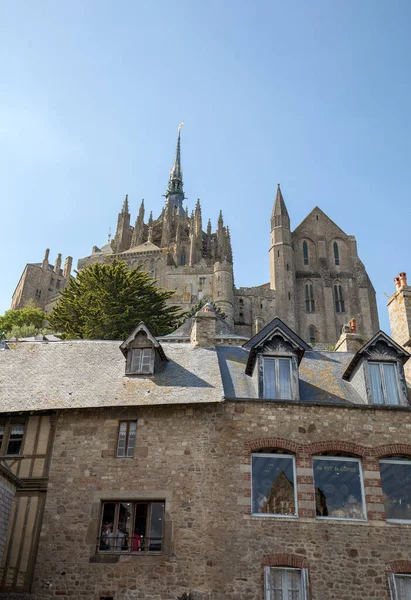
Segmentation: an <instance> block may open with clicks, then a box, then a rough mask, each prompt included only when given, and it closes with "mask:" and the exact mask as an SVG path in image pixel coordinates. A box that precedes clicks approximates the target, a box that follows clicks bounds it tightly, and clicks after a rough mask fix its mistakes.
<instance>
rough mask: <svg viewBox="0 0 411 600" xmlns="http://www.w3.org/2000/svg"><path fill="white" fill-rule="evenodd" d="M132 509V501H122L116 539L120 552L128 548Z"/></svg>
mask: <svg viewBox="0 0 411 600" xmlns="http://www.w3.org/2000/svg"><path fill="white" fill-rule="evenodd" d="M131 511H132V504H131V502H120V508H119V513H118V528H117V540H116V549H117V551H118V552H120V551H127V550H128V540H129V536H130V527H131Z"/></svg>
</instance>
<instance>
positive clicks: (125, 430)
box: [117, 421, 137, 458]
mask: <svg viewBox="0 0 411 600" xmlns="http://www.w3.org/2000/svg"><path fill="white" fill-rule="evenodd" d="M136 429H137V423H136V421H121V422H120V426H119V430H118V440H117V456H118V457H127V458H132V457H133V456H134V446H135V444H136Z"/></svg>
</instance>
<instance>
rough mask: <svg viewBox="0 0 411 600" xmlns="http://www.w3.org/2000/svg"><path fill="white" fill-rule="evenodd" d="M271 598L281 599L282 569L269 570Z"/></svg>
mask: <svg viewBox="0 0 411 600" xmlns="http://www.w3.org/2000/svg"><path fill="white" fill-rule="evenodd" d="M270 583H271V590H270V591H271V597H272V598H274V600H282V599H283V572H282V569H270Z"/></svg>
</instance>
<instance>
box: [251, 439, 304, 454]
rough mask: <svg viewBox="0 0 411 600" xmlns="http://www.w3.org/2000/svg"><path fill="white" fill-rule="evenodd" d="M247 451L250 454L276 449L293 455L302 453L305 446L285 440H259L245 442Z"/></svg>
mask: <svg viewBox="0 0 411 600" xmlns="http://www.w3.org/2000/svg"><path fill="white" fill-rule="evenodd" d="M244 446H245V449H246V450H248V451H249V452H256V451H257V450H264V448H275V449H276V450H287V451H288V452H292V453H293V454H298V453H299V452H301V450H302V448H303V446H302V445H301V444H297V442H292V441H290V440H286V439H284V438H257V439H255V440H247V441H246V442H244Z"/></svg>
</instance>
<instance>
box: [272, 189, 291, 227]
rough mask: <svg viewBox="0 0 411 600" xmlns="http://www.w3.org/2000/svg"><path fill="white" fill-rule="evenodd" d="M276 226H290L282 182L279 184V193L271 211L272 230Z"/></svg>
mask: <svg viewBox="0 0 411 600" xmlns="http://www.w3.org/2000/svg"><path fill="white" fill-rule="evenodd" d="M274 227H288V228H290V216H289V214H288V210H287V207H286V205H285V202H284V198H283V194H282V192H281V188H280V184H278V186H277V194H276V196H275V201H274V206H273V211H272V213H271V230H273V229H274Z"/></svg>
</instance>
